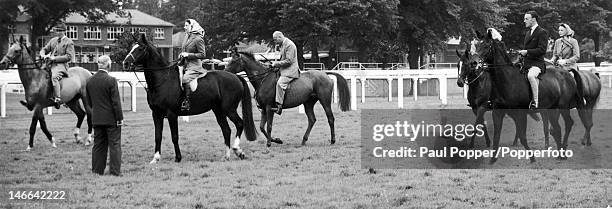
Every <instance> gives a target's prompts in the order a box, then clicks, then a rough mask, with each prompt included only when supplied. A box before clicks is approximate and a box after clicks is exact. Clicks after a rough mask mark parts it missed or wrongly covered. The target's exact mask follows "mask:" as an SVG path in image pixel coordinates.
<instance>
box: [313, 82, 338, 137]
mask: <svg viewBox="0 0 612 209" xmlns="http://www.w3.org/2000/svg"><path fill="white" fill-rule="evenodd" d="M331 102H332V97H331V92H330V93H329V94H328V95H327V96H323V97H321V98H320V100H319V103H321V106H323V110H325V116H327V123H329V131H330V132H331V139H330V143H331V144H335V143H336V129H335V124H334V122H335V120H336V119H335V118H334V112H333V111H332V107H331ZM313 116H314V115H313Z"/></svg>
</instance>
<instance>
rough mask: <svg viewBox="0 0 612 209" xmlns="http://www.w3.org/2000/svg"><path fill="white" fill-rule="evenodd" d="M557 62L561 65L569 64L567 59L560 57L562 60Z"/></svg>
mask: <svg viewBox="0 0 612 209" xmlns="http://www.w3.org/2000/svg"><path fill="white" fill-rule="evenodd" d="M557 63H559V65H565V64H567V60H565V59H560V60H558V61H557Z"/></svg>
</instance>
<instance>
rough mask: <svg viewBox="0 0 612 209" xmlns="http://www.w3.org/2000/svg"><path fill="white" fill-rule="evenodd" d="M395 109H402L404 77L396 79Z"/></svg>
mask: <svg viewBox="0 0 612 209" xmlns="http://www.w3.org/2000/svg"><path fill="white" fill-rule="evenodd" d="M397 107H398V108H400V109H402V108H404V76H403V75H400V76H398V77H397Z"/></svg>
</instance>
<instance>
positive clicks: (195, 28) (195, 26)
mask: <svg viewBox="0 0 612 209" xmlns="http://www.w3.org/2000/svg"><path fill="white" fill-rule="evenodd" d="M187 20H189V22H190V23H191V24H190V28H188V29H186V31H185V32H186V33H194V34H199V35H200V36H201V37H202V38H204V28H202V26H200V23H198V22H197V21H195V20H194V19H187Z"/></svg>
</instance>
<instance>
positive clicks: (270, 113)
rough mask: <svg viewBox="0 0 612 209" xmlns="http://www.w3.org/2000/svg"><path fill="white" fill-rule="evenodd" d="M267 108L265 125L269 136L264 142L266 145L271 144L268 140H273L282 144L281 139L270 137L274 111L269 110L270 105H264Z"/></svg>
mask: <svg viewBox="0 0 612 209" xmlns="http://www.w3.org/2000/svg"><path fill="white" fill-rule="evenodd" d="M266 108H268V110H267V111H266V118H267V119H266V120H267V121H268V126H267V131H268V134H269V136H270V138H268V143H267V144H266V145H267V146H268V147H269V146H272V145H271V144H270V142H274V143H277V144H283V141H281V140H280V139H279V138H272V124H273V122H274V112H273V111H272V110H271V108H272V107H271V106H268V107H266Z"/></svg>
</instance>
